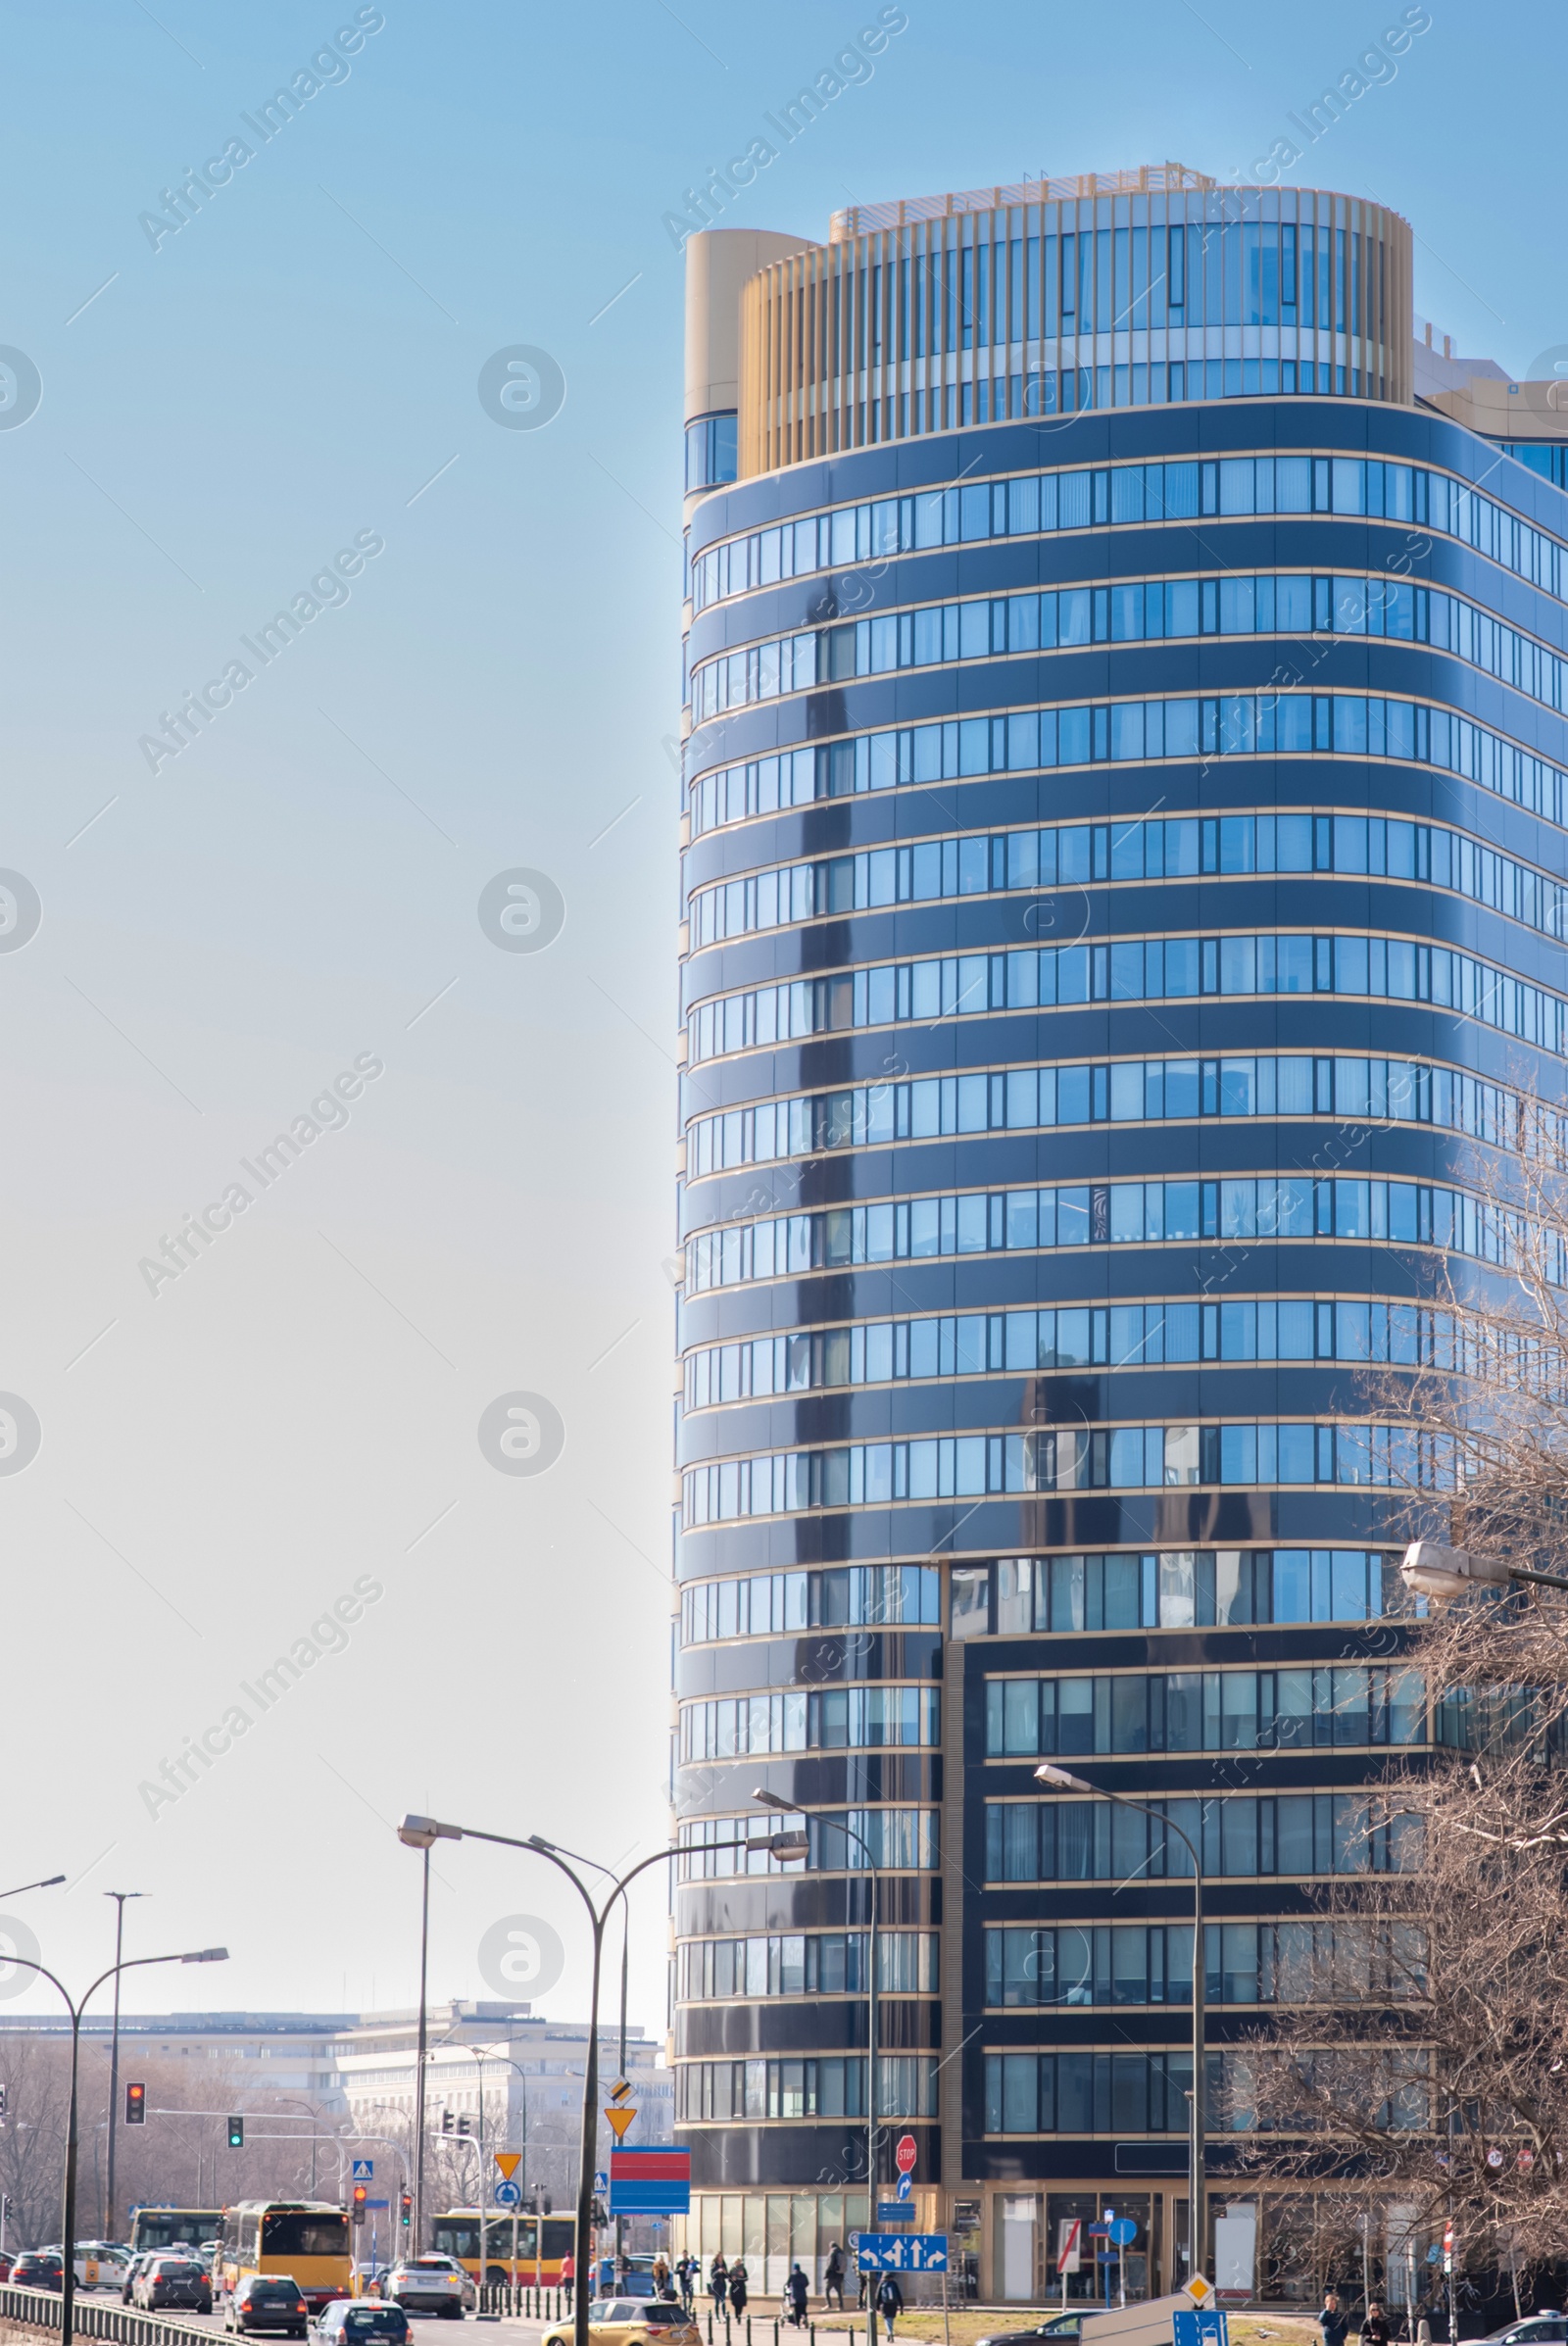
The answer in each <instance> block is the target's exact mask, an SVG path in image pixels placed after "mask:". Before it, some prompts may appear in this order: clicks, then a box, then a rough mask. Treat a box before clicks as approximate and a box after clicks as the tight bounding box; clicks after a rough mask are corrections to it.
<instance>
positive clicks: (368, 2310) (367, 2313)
mask: <svg viewBox="0 0 1568 2346" xmlns="http://www.w3.org/2000/svg"><path fill="white" fill-rule="evenodd" d="M343 2327H344V2328H345V2329H346V2330H348V2331H350V2332H351V2333H352V2334H353V2335H354V2336H355V2337H361V2338H364V2337H371V2338H403V2337H407V2336H408V2331H409V2320H408V2316H407V2315H406V2314H404V2313H402V2312H401V2311H400V2310H399V2309H398V2307H396V2306H395V2305H351V2306H350V2308H349V2310H348V2312H347V2313H346V2314H345V2315H344V2317H343Z"/></svg>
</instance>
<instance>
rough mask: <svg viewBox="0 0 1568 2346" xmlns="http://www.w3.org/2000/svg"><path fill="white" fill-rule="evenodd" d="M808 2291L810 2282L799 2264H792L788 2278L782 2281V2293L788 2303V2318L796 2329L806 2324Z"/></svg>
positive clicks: (802, 2327)
mask: <svg viewBox="0 0 1568 2346" xmlns="http://www.w3.org/2000/svg"><path fill="white" fill-rule="evenodd" d="M810 2293H811V2291H810V2284H809V2282H808V2280H807V2277H806V2275H805V2273H803V2272H802V2271H801V2269H800V2266H799V2265H792V2266H791V2267H790V2276H789V2279H788V2280H787V2281H786V2282H785V2283H784V2295H785V2297H786V2299H787V2301H788V2303H789V2309H790V2320H791V2321H792V2322H794V2324H795V2326H796V2328H797V2329H804V2328H805V2326H806V2301H807V2299H808V2298H809V2296H810Z"/></svg>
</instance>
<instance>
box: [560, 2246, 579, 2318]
mask: <svg viewBox="0 0 1568 2346" xmlns="http://www.w3.org/2000/svg"><path fill="white" fill-rule="evenodd" d="M576 2283H577V2260H576V2258H575V2257H574V2256H573V2255H572V2253H571V2251H570V2249H569V2248H568V2249H567V2251H566V2253H565V2255H564V2257H563V2258H562V2260H561V2289H562V2294H563V2296H564V2298H565V2300H566V2311H567V2313H568V2314H569V2313H570V2312H571V2292H572V2290H573V2289H574V2288H575V2286H576Z"/></svg>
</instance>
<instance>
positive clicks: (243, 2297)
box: [223, 2273, 311, 2338]
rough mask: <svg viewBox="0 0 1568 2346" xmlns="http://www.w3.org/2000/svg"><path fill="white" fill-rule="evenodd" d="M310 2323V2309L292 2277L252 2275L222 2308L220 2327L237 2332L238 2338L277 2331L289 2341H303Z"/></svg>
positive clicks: (271, 2274) (277, 2274)
mask: <svg viewBox="0 0 1568 2346" xmlns="http://www.w3.org/2000/svg"><path fill="white" fill-rule="evenodd" d="M310 2320H311V2311H310V2308H309V2306H308V2305H307V2304H306V2302H305V2299H304V2297H303V2296H302V2295H301V2293H300V2285H299V2283H298V2281H297V2280H295V2279H294V2278H293V2277H292V2275H291V2274H289V2273H252V2274H251V2276H250V2278H249V2279H248V2280H247V2281H245V2282H244V2283H243V2285H242V2286H241V2288H240V2292H239V2295H238V2296H237V2297H235V2298H234V2299H232V2301H231V2302H230V2304H229V2306H228V2307H227V2308H225V2312H224V2320H223V2326H224V2328H225V2329H237V2330H238V2331H239V2333H240V2335H241V2337H243V2336H244V2335H245V2333H246V2332H247V2331H248V2330H260V2329H280V2330H283V2331H285V2332H286V2333H287V2334H288V2336H289V2337H291V2338H303V2337H304V2335H305V2333H306V2330H307V2329H308V2328H309V2326H310Z"/></svg>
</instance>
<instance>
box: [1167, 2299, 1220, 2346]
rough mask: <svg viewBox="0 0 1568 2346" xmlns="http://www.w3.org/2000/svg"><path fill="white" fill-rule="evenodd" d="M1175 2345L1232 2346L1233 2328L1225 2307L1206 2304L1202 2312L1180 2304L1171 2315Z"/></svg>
mask: <svg viewBox="0 0 1568 2346" xmlns="http://www.w3.org/2000/svg"><path fill="white" fill-rule="evenodd" d="M1171 2322H1172V2323H1173V2325H1174V2329H1175V2337H1174V2346H1230V2336H1231V2329H1230V2323H1229V2322H1228V2321H1227V2320H1226V2317H1225V2313H1224V2309H1223V2308H1222V2307H1220V2306H1217V2305H1208V2306H1204V2308H1203V2310H1202V2312H1201V2313H1199V2312H1198V2311H1197V2310H1196V2309H1191V2310H1190V2309H1189V2308H1188V2307H1186V2306H1179V2307H1178V2308H1177V2309H1176V2310H1175V2312H1173V2314H1172V2315H1171Z"/></svg>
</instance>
